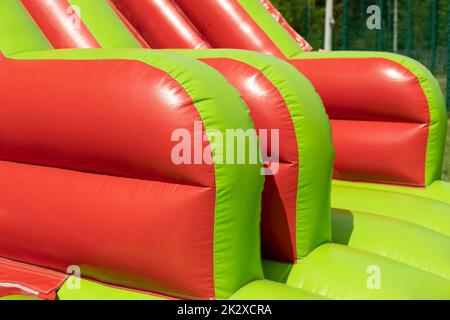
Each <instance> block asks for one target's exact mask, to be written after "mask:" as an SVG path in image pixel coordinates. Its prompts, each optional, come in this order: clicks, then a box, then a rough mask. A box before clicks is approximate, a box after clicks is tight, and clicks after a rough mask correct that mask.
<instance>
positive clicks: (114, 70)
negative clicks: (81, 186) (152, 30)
mask: <svg viewBox="0 0 450 320" xmlns="http://www.w3.org/2000/svg"><path fill="white" fill-rule="evenodd" d="M1 68H2V72H1V73H0V87H2V88H8V89H7V90H5V91H4V92H2V108H1V111H2V116H1V117H0V136H1V137H2V143H1V144H0V159H3V160H10V161H18V162H26V163H33V164H40V165H48V166H57V167H62V168H67V169H74V170H80V171H89V172H96V173H104V174H110V175H117V176H125V177H130V178H137V179H145V180H157V181H164V182H172V183H182V184H190V185H197V186H209V187H210V186H214V169H213V167H212V166H208V165H207V164H202V165H195V164H192V165H189V166H188V170H187V166H178V165H176V164H174V162H173V161H172V159H171V152H172V148H173V143H172V142H171V135H172V133H173V131H174V130H175V129H178V128H186V129H187V130H188V131H189V132H190V133H191V134H192V135H193V134H194V126H193V123H194V121H201V118H200V115H199V114H198V113H197V111H196V109H195V106H194V105H193V102H192V99H191V98H190V96H189V95H188V94H187V92H186V91H185V89H183V88H182V87H181V85H180V84H179V83H178V82H176V81H175V80H174V79H173V78H172V77H171V76H169V75H168V74H166V73H164V72H163V71H160V70H159V69H156V68H154V67H151V66H149V65H147V64H144V63H141V62H138V61H115V60H96V61H58V60H54V61H45V62H42V61H16V60H9V59H8V60H5V61H3V62H2V63H1ZM62 70H64V72H62ZM91 70H96V73H95V75H94V74H92V72H91ZM24 75H26V76H24ZM117 75H120V81H118V77H117ZM36 79H41V81H36ZM25 90H26V94H24V92H25ZM68 91H69V92H70V93H71V94H70V99H68V98H67V97H68ZM49 95H50V96H51V97H52V98H51V99H48V96H49ZM150 102H151V103H150ZM124 106H127V107H124ZM169 110H170V111H169ZM116 119H120V121H119V120H116ZM149 132H155V133H157V134H156V135H154V136H150V135H149V134H148V133H149ZM207 144H208V143H207V142H205V143H204V146H203V147H205V148H206V146H207Z"/></svg>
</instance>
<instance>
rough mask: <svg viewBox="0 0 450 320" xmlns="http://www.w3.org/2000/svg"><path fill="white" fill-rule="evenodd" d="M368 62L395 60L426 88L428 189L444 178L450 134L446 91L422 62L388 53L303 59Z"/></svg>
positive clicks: (321, 54) (311, 55)
mask: <svg viewBox="0 0 450 320" xmlns="http://www.w3.org/2000/svg"><path fill="white" fill-rule="evenodd" d="M333 58H343V59H345V58H348V59H367V58H381V59H387V60H390V61H394V62H396V63H398V64H400V65H402V66H403V67H405V68H406V69H408V70H409V71H410V72H411V73H413V74H414V75H415V76H416V77H417V79H418V80H419V83H420V85H421V87H422V90H423V92H424V94H425V96H426V99H427V102H428V110H429V113H430V128H429V134H428V143H427V155H426V163H425V183H426V185H427V186H429V185H431V184H432V183H433V182H434V181H436V180H439V179H440V178H441V175H442V164H443V154H444V148H445V139H446V132H447V125H448V123H447V114H446V111H445V101H444V96H443V94H442V91H441V89H440V87H439V84H438V82H437V80H436V78H435V77H434V76H433V75H432V74H431V72H430V71H429V70H428V69H427V68H426V67H425V66H424V65H422V64H421V63H420V62H418V61H415V60H413V59H411V58H408V57H405V56H401V55H397V54H393V53H386V52H351V51H349V52H318V53H305V54H303V55H302V56H301V58H300V60H301V59H333Z"/></svg>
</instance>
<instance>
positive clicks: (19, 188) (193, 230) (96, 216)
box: [0, 59, 216, 299]
mask: <svg viewBox="0 0 450 320" xmlns="http://www.w3.org/2000/svg"><path fill="white" fill-rule="evenodd" d="M0 67H1V68H2V72H1V73H0V87H2V88H5V90H3V91H2V104H1V107H0V114H1V117H0V137H1V141H0V159H1V160H2V161H0V184H1V187H0V188H1V189H2V192H1V194H0V212H1V214H0V255H1V256H2V257H5V258H8V259H14V260H18V261H26V262H27V263H30V264H33V265H37V266H41V267H45V268H50V269H54V270H58V271H61V272H65V271H66V269H67V267H68V266H69V265H78V266H80V268H81V272H82V276H83V277H86V278H93V279H96V280H99V281H102V282H105V283H110V284H114V285H118V286H122V287H128V288H131V289H139V290H143V291H150V292H157V293H158V292H159V293H162V294H164V295H169V296H175V297H181V298H194V299H198V298H202V299H209V298H212V297H214V296H215V292H214V281H213V279H214V273H213V272H214V271H213V238H214V212H215V196H216V195H215V192H216V190H215V176H214V167H213V165H208V164H206V163H204V164H192V165H179V166H177V165H175V164H174V163H173V161H172V159H171V151H172V148H173V145H174V143H173V142H172V141H171V134H172V133H173V131H174V130H175V129H180V128H183V129H186V130H187V131H189V132H190V133H191V135H194V131H193V130H194V128H193V123H194V121H201V118H200V115H199V114H198V112H197V110H196V108H195V106H194V103H193V101H192V99H191V98H190V96H189V95H188V94H187V92H186V91H185V89H184V88H183V87H182V86H181V85H180V84H179V83H178V82H177V81H175V80H174V79H173V78H172V77H171V76H170V75H168V74H167V73H165V72H163V71H161V70H159V69H156V68H154V67H151V66H149V65H147V64H145V63H143V62H138V61H129V60H91V61H75V60H64V61H63V60H47V61H39V60H34V61H33V60H13V59H7V60H4V61H2V62H1V65H0ZM92 70H95V72H92ZM25 91H26V94H24V92H25ZM49 96H51V99H48V97H49ZM200 123H201V122H200ZM203 133H204V128H203ZM207 146H208V142H204V145H203V146H202V147H203V148H206V147H207ZM202 150H203V149H202ZM69 169H70V170H69ZM82 171H84V172H82Z"/></svg>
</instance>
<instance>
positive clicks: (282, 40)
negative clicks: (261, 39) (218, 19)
mask: <svg viewBox="0 0 450 320" xmlns="http://www.w3.org/2000/svg"><path fill="white" fill-rule="evenodd" d="M237 1H238V3H239V4H240V5H241V7H242V8H244V10H245V11H246V12H247V13H248V14H249V15H250V16H251V17H252V19H253V20H254V21H255V22H256V24H257V25H258V26H259V27H260V28H261V29H262V30H263V31H264V32H265V33H266V34H267V36H268V37H269V38H270V39H271V40H272V41H273V42H274V43H275V45H276V46H277V47H278V49H279V50H280V51H281V52H282V53H283V54H284V55H285V56H286V57H287V58H295V57H298V56H299V54H301V53H303V50H302V49H301V48H300V46H299V45H298V44H297V42H295V40H294V39H293V38H292V36H291V35H290V34H289V32H287V31H286V29H284V27H283V26H282V25H280V24H279V23H278V22H277V21H276V20H275V19H274V18H273V17H272V15H271V14H270V12H268V11H267V10H266V8H264V6H263V5H262V4H261V3H260V2H259V1H258V0H237Z"/></svg>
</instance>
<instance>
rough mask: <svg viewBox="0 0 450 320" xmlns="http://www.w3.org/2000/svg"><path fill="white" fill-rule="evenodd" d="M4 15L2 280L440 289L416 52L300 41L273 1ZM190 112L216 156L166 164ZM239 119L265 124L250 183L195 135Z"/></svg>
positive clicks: (438, 124)
mask: <svg viewBox="0 0 450 320" xmlns="http://www.w3.org/2000/svg"><path fill="white" fill-rule="evenodd" d="M0 12H1V13H0V15H1V19H0V51H1V52H2V55H1V56H0V83H1V87H2V88H3V89H2V91H1V93H0V97H1V101H2V102H3V103H2V104H1V105H0V123H1V126H0V159H1V161H0V176H1V179H0V181H1V184H2V190H3V192H2V194H1V195H0V213H1V214H0V296H10V298H12V299H16V298H19V296H15V295H20V296H21V297H22V296H32V297H40V298H46V299H54V298H59V299H180V298H181V299H229V298H231V299H323V298H328V299H330V298H331V299H449V298H450V185H449V184H447V183H444V182H442V181H439V180H438V179H439V178H440V174H441V167H442V157H443V148H444V141H445V134H446V115H445V111H444V105H443V104H444V103H443V98H442V94H441V92H440V89H439V87H438V85H437V82H436V80H435V79H434V78H433V76H432V75H431V74H430V73H429V72H428V71H427V70H426V69H425V68H424V67H423V66H422V65H420V64H419V63H417V62H415V61H413V60H411V59H408V58H405V57H401V56H397V55H392V54H387V53H363V52H358V53H357V52H345V53H344V52H343V53H340V52H324V53H318V52H310V51H311V50H312V48H311V47H310V45H309V44H308V43H307V42H306V41H305V39H303V38H302V37H301V36H300V35H298V34H297V33H296V32H295V31H294V30H293V29H292V28H291V27H290V26H289V24H288V23H287V22H286V21H285V20H284V18H283V17H282V16H281V15H280V14H279V12H278V11H276V9H275V8H274V7H273V6H272V5H271V3H270V2H269V1H268V0H261V1H260V0H111V1H109V0H3V1H1V2H0ZM220 48H221V49H220ZM193 49H196V50H193ZM199 49H200V50H199ZM299 71H300V72H299ZM324 107H325V108H324ZM325 110H326V112H325ZM328 117H329V118H330V120H331V125H330V121H329V120H328V119H329V118H328ZM194 123H198V124H201V125H200V127H201V131H200V135H201V136H202V137H203V139H202V140H203V145H202V146H201V147H202V150H207V152H206V153H207V154H208V153H209V154H210V156H211V161H210V163H201V164H200V163H193V164H181V165H176V164H174V162H173V159H171V154H172V148H173V142H172V141H171V139H170V138H171V135H172V134H173V132H175V131H176V130H178V129H184V130H186V131H187V132H188V133H189V134H190V135H191V136H195V135H196V134H197V135H198V134H199V133H198V132H196V131H195V126H194ZM253 128H255V129H260V130H262V129H268V130H271V129H278V130H279V140H280V143H279V150H276V148H275V146H274V145H272V144H271V143H270V142H269V143H267V145H265V144H263V143H261V145H260V147H261V152H262V153H267V154H273V153H279V154H278V156H279V157H278V158H279V161H278V162H277V163H271V164H265V166H266V169H265V170H268V171H269V172H270V173H272V174H270V175H267V176H265V179H264V177H263V176H262V175H261V169H262V165H260V164H239V165H233V164H224V163H223V161H220V159H223V157H224V156H226V154H225V153H226V151H225V150H222V149H220V148H219V146H218V142H217V141H215V139H213V137H212V136H211V135H210V132H211V131H210V130H218V132H220V133H222V134H223V136H225V137H226V134H225V132H226V131H227V129H241V130H244V131H245V130H248V129H253ZM333 143H334V147H333ZM246 148H247V149H246V153H247V155H250V153H252V152H255V150H252V148H250V146H246ZM212 150H214V152H212ZM334 150H335V151H336V159H335V162H334V169H333V160H334V155H335V153H334ZM257 153H258V152H257ZM258 155H259V154H258ZM332 175H333V176H334V179H335V180H334V182H333V183H332ZM330 195H331V204H330ZM331 207H332V208H333V209H331ZM260 222H261V224H260ZM73 266H76V267H78V268H80V270H81V276H82V279H81V285H80V286H76V288H74V286H73V282H74V280H77V279H76V277H73V276H70V275H68V274H67V272H68V270H71V268H72V267H73ZM371 267H376V268H378V269H379V270H380V271H381V276H382V282H381V284H380V286H379V287H377V288H376V289H375V290H374V288H371V287H370V286H369V285H368V282H367V278H368V273H367V272H368V271H370V270H371V269H370V268H371ZM265 279H268V280H265Z"/></svg>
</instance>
